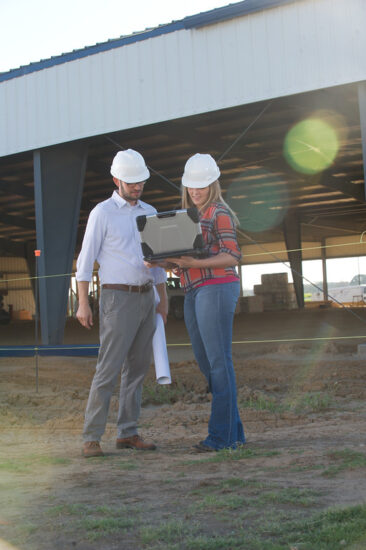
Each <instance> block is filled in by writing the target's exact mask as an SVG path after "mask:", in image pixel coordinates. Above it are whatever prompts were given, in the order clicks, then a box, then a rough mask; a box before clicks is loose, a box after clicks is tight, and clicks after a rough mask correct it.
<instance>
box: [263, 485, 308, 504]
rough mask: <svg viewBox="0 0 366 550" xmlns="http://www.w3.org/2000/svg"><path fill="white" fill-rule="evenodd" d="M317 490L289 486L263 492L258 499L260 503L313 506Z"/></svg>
mask: <svg viewBox="0 0 366 550" xmlns="http://www.w3.org/2000/svg"><path fill="white" fill-rule="evenodd" d="M316 496H319V493H318V492H317V491H311V490H309V489H299V488H297V487H287V488H284V489H279V490H278V491H269V492H267V493H263V494H262V495H260V496H259V497H258V499H257V501H258V503H259V504H266V503H271V504H293V505H295V506H299V505H300V506H313V505H314V504H315V502H316V498H315V497H316Z"/></svg>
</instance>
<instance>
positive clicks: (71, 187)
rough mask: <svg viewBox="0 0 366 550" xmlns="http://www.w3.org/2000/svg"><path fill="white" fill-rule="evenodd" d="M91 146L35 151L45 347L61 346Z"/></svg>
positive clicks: (66, 145) (37, 222)
mask: <svg viewBox="0 0 366 550" xmlns="http://www.w3.org/2000/svg"><path fill="white" fill-rule="evenodd" d="M86 160H87V145H86V144H85V143H84V142H73V143H67V144H61V145H56V146H53V147H47V148H45V149H41V150H37V151H34V156H33V163H34V199H35V207H36V230H37V249H39V250H41V256H40V257H39V258H38V259H37V262H38V265H37V271H38V276H39V279H38V283H39V302H40V320H41V333H42V344H45V345H52V344H61V343H62V342H63V335H64V328H65V320H66V308H67V298H68V291H69V286H70V274H71V271H72V263H73V258H74V252H75V243H76V236H77V229H78V222H79V213H80V202H81V196H82V190H83V185H84V176H85V167H86Z"/></svg>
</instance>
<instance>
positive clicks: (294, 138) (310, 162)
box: [283, 118, 339, 174]
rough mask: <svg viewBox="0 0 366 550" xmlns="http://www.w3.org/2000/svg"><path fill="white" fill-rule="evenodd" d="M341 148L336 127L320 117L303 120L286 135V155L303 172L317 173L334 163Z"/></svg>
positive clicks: (289, 161)
mask: <svg viewBox="0 0 366 550" xmlns="http://www.w3.org/2000/svg"><path fill="white" fill-rule="evenodd" d="M338 150H339V139H338V135H337V131H336V130H335V129H334V127H333V126H332V125H331V124H329V123H328V122H325V121H324V120H321V119H319V118H308V119H306V120H302V121H301V122H299V123H298V124H296V125H295V126H293V128H291V130H289V132H288V133H287V135H286V138H285V143H284V151H283V152H284V156H285V158H286V160H287V162H288V163H289V164H290V166H291V167H292V168H293V169H294V170H296V171H297V172H301V173H302V174H317V173H319V172H322V171H323V170H326V169H327V168H329V166H331V165H332V163H333V161H334V159H335V157H336V156H337V153H338Z"/></svg>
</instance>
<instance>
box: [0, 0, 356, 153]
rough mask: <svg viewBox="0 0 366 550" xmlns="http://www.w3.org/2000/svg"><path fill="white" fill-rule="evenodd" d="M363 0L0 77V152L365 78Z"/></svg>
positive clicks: (306, 3) (275, 13) (291, 8)
mask: <svg viewBox="0 0 366 550" xmlns="http://www.w3.org/2000/svg"><path fill="white" fill-rule="evenodd" d="M365 21H366V2H365V0H303V1H300V2H296V3H293V4H288V5H284V6H280V7H276V8H273V9H267V10H264V11H261V12H256V13H253V14H250V15H246V16H242V17H237V18H235V19H232V20H229V21H226V22H221V23H216V24H213V25H210V26H206V27H202V28H199V29H191V30H179V31H175V32H172V33H170V34H165V35H161V36H156V37H154V38H149V39H147V40H144V41H141V42H136V43H133V44H130V45H126V46H123V47H120V48H116V49H114V50H110V51H107V52H103V53H98V54H95V55H91V56H89V57H85V58H82V59H78V60H75V61H72V62H68V63H65V64H63V65H58V66H55V67H51V68H48V69H43V70H40V71H38V72H35V73H32V74H29V75H25V76H22V77H19V78H14V79H13V80H9V81H5V82H3V83H1V84H0V156H4V155H8V154H11V153H16V152H20V151H25V150H29V149H34V148H38V147H44V146H47V145H51V144H55V143H61V142H65V141H70V140H73V139H79V138H84V137H88V136H92V135H97V134H102V133H107V132H112V131H118V130H122V129H126V128H131V127H136V126H141V125H145V124H151V123H154V122H160V121H163V120H169V119H173V118H179V117H183V116H187V115H192V114H196V113H201V112H208V111H211V110H216V109H223V108H226V107H231V106H235V105H241V104H246V103H251V102H255V101H259V100H265V99H270V98H274V97H281V96H284V95H290V94H295V93H300V92H304V91H309V90H315V89H319V88H325V87H329V86H335V85H340V84H345V83H349V82H356V81H360V80H366V63H365V58H364V55H365V51H366V33H365V32H364V22H365Z"/></svg>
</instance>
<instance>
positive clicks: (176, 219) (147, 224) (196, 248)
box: [136, 208, 204, 261]
mask: <svg viewBox="0 0 366 550" xmlns="http://www.w3.org/2000/svg"><path fill="white" fill-rule="evenodd" d="M136 223H137V228H138V230H139V235H140V240H141V248H142V253H143V255H144V258H145V260H147V261H157V260H162V259H164V258H169V257H170V256H171V257H174V256H184V255H190V256H192V255H200V254H202V253H203V249H204V241H203V237H202V231H201V224H200V222H199V214H198V210H197V209H196V208H187V209H182V210H170V211H168V212H159V213H157V214H149V215H147V216H145V215H144V216H138V217H137V218H136Z"/></svg>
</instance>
